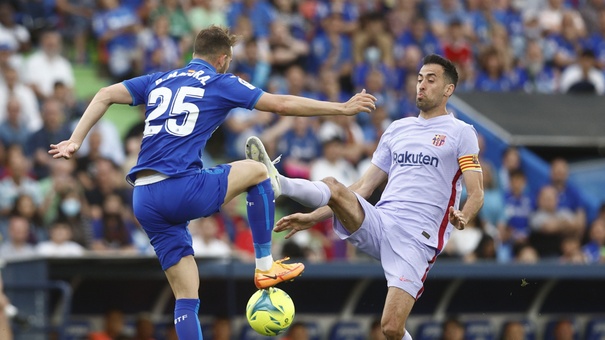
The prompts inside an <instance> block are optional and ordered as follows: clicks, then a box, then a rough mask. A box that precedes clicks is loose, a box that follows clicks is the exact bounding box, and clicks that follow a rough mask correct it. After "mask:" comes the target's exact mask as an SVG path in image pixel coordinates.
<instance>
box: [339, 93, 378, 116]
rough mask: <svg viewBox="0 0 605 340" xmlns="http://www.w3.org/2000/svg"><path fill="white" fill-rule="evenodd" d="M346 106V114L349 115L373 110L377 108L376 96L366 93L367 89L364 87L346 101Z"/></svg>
mask: <svg viewBox="0 0 605 340" xmlns="http://www.w3.org/2000/svg"><path fill="white" fill-rule="evenodd" d="M344 106H345V109H344V114H345V115H347V116H353V115H356V114H358V113H359V112H372V111H373V110H375V109H376V97H374V96H373V95H371V94H369V93H366V89H363V90H361V92H359V93H356V94H355V95H354V96H353V97H351V99H349V100H348V101H347V102H346V103H344Z"/></svg>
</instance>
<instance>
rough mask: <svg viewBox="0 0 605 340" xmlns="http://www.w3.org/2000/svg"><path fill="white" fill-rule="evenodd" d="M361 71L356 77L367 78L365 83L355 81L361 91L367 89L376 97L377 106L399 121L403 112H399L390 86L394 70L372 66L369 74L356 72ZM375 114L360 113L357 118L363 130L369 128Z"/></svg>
mask: <svg viewBox="0 0 605 340" xmlns="http://www.w3.org/2000/svg"><path fill="white" fill-rule="evenodd" d="M357 71H360V72H362V73H360V74H356V76H359V77H365V78H364V79H363V83H359V84H357V81H362V79H361V78H360V79H357V80H354V81H355V83H356V86H359V91H361V90H362V89H364V88H365V89H366V92H368V93H371V94H373V95H374V97H376V99H377V100H376V106H377V107H380V108H382V109H383V110H384V111H385V112H386V113H387V114H388V117H389V118H391V119H398V118H400V117H401V116H400V115H401V112H399V108H398V107H397V101H396V98H397V97H396V95H395V94H394V93H393V91H392V90H391V89H392V85H390V84H389V78H391V79H392V80H393V73H394V72H393V70H392V69H383V70H380V69H378V68H374V67H372V66H370V68H369V69H367V70H366V71H367V73H366V74H363V70H361V69H359V68H358V69H356V72H357ZM390 83H391V84H392V83H393V81H390ZM373 114H374V112H372V113H371V114H369V113H366V112H361V113H359V114H358V115H357V116H355V118H356V120H357V122H358V123H359V124H360V125H361V127H362V128H364V127H366V126H368V125H370V124H371V120H372V115H373ZM367 138H371V139H368V140H372V141H374V140H376V141H378V139H379V138H380V137H379V136H372V135H370V136H367Z"/></svg>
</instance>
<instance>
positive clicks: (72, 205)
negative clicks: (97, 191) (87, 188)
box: [56, 186, 93, 248]
mask: <svg viewBox="0 0 605 340" xmlns="http://www.w3.org/2000/svg"><path fill="white" fill-rule="evenodd" d="M56 216H57V217H56V218H57V220H59V221H62V222H64V223H65V224H67V225H69V227H70V229H71V239H72V240H73V241H74V242H76V243H78V244H80V245H81V246H83V247H85V248H87V247H89V246H90V244H91V240H92V233H93V231H92V224H91V221H90V217H89V214H88V204H87V202H86V200H85V199H84V196H83V194H82V192H81V191H80V190H79V189H78V188H75V187H73V186H67V187H65V188H63V189H62V190H61V191H60V193H59V200H58V209H57V212H56Z"/></svg>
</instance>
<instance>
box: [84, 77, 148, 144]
mask: <svg viewBox="0 0 605 340" xmlns="http://www.w3.org/2000/svg"><path fill="white" fill-rule="evenodd" d="M74 77H75V78H76V85H75V89H74V90H75V95H76V97H77V98H79V99H82V100H90V99H91V98H92V97H93V96H94V95H95V93H97V91H98V90H99V89H100V88H101V87H103V86H107V85H110V83H109V82H108V81H107V80H105V79H103V78H101V77H99V76H98V74H97V70H96V69H95V68H94V66H82V65H74ZM103 119H107V120H109V121H111V122H112V123H114V124H115V126H116V128H117V129H118V131H119V132H120V136H122V138H123V137H124V136H125V135H126V132H127V131H128V130H129V129H130V128H131V127H132V125H134V124H136V123H138V122H139V121H140V120H141V114H140V113H139V109H137V108H135V107H131V106H128V105H112V106H111V107H110V108H109V110H108V111H107V113H106V114H105V116H104V117H103Z"/></svg>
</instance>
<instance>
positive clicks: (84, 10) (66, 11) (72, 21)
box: [55, 0, 96, 64]
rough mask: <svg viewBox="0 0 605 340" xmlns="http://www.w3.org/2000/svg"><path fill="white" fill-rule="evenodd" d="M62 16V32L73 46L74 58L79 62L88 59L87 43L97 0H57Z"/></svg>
mask: <svg viewBox="0 0 605 340" xmlns="http://www.w3.org/2000/svg"><path fill="white" fill-rule="evenodd" d="M55 5H56V6H57V7H56V8H57V12H58V13H59V16H60V18H61V34H62V35H63V36H64V37H65V38H66V41H68V42H71V44H72V46H71V47H72V48H73V56H72V58H71V59H72V60H73V61H74V62H76V63H78V64H84V63H86V62H87V61H88V58H89V56H88V53H87V46H86V45H87V44H88V39H89V37H90V30H91V26H92V15H93V13H94V8H95V6H96V1H95V0H55Z"/></svg>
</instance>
